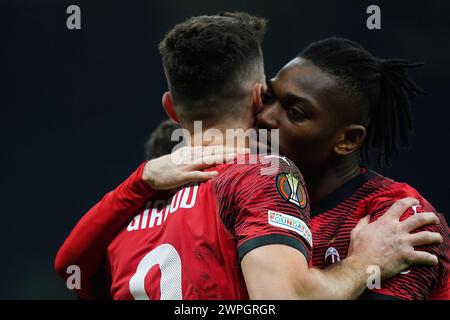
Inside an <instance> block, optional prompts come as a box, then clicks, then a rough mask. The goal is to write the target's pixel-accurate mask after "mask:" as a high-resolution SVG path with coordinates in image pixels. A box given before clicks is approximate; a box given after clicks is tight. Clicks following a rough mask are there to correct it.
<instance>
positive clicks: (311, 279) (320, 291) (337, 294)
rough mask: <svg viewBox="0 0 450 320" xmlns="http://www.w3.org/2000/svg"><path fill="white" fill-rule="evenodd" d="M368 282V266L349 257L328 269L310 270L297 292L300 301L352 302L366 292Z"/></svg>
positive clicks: (303, 277)
mask: <svg viewBox="0 0 450 320" xmlns="http://www.w3.org/2000/svg"><path fill="white" fill-rule="evenodd" d="M366 282H367V274H366V266H365V265H363V264H361V263H360V262H359V261H358V260H357V259H354V258H352V257H348V258H347V259H344V260H342V261H340V262H339V263H336V264H333V265H332V266H330V267H328V268H326V269H318V268H310V269H308V271H307V272H306V273H305V275H304V276H302V280H301V281H300V287H299V289H298V290H297V292H298V295H299V298H300V299H307V300H316V299H317V300H352V299H356V298H358V297H359V296H360V295H361V294H362V293H363V292H364V290H365V288H366Z"/></svg>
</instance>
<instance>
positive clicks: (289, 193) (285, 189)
mask: <svg viewBox="0 0 450 320" xmlns="http://www.w3.org/2000/svg"><path fill="white" fill-rule="evenodd" d="M276 185H277V190H278V193H279V194H280V195H281V197H282V198H283V199H284V200H286V201H288V202H290V203H292V204H294V205H296V206H297V207H300V208H301V209H305V208H306V206H307V204H308V196H307V193H306V191H305V189H304V188H303V185H302V183H301V182H300V181H299V180H298V179H297V178H296V177H295V176H294V175H293V174H292V173H285V172H282V173H280V174H279V175H278V176H277V179H276Z"/></svg>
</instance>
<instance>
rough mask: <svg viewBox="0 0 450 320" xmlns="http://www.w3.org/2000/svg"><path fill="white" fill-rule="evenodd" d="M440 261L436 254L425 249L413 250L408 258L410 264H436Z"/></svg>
mask: <svg viewBox="0 0 450 320" xmlns="http://www.w3.org/2000/svg"><path fill="white" fill-rule="evenodd" d="M438 262H439V260H438V258H437V257H436V256H435V255H434V254H431V253H428V252H425V251H412V253H411V254H410V255H409V256H408V259H407V263H408V264H409V265H413V264H414V265H415V264H421V265H428V266H435V265H437V264H438Z"/></svg>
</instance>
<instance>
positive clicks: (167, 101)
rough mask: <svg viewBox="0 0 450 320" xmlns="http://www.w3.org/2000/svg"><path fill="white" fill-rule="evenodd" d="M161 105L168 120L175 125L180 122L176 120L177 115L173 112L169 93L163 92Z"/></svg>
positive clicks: (173, 107)
mask: <svg viewBox="0 0 450 320" xmlns="http://www.w3.org/2000/svg"><path fill="white" fill-rule="evenodd" d="M162 105H163V107H164V110H166V113H167V115H168V116H169V118H170V119H171V120H172V121H173V122H175V123H180V120H178V116H177V113H176V112H175V106H174V104H173V100H172V94H171V93H170V92H169V91H166V92H164V94H163V96H162Z"/></svg>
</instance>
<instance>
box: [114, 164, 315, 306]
mask: <svg viewBox="0 0 450 320" xmlns="http://www.w3.org/2000/svg"><path fill="white" fill-rule="evenodd" d="M264 166H265V165H264V164H252V165H249V164H242V165H241V164H236V165H235V164H226V165H221V166H217V167H216V168H215V170H218V171H219V176H218V177H216V178H214V179H212V180H210V181H208V182H206V183H201V184H199V185H193V186H189V187H184V188H182V189H180V190H178V191H176V193H175V194H171V195H165V196H162V195H159V194H158V195H156V196H155V197H153V198H152V199H151V201H149V203H148V204H147V206H146V207H145V208H143V209H142V210H141V211H139V212H137V213H138V214H137V215H136V217H135V218H133V219H132V220H131V219H130V220H131V222H130V223H129V224H128V226H125V227H124V228H123V229H122V231H121V232H120V233H119V234H118V236H117V237H116V238H115V239H114V240H113V241H112V242H111V244H110V245H109V247H108V265H109V267H108V268H109V269H110V277H111V290H110V293H111V296H112V298H113V299H133V298H134V299H151V300H154V299H180V298H182V299H196V300H197V299H248V294H247V290H246V286H245V282H244V279H243V276H242V272H241V270H240V259H239V256H238V252H237V249H238V247H240V246H241V245H244V244H246V242H247V241H248V240H250V239H252V238H255V237H259V236H267V235H271V234H279V235H282V236H284V237H286V238H288V239H291V241H293V242H295V243H296V244H299V245H303V241H304V240H303V239H302V238H301V236H300V235H299V234H298V233H296V232H293V231H290V230H286V229H284V228H280V227H277V226H273V225H270V224H269V223H268V210H279V211H283V212H284V213H286V214H290V215H292V216H295V217H298V218H299V219H300V218H302V219H304V220H305V221H306V222H305V223H308V222H309V221H308V218H309V217H308V211H307V209H304V210H301V209H300V208H299V207H297V206H295V205H294V204H291V203H289V202H288V201H286V200H284V199H283V198H282V197H281V196H280V195H279V194H278V192H277V191H276V190H277V189H276V177H277V175H278V174H279V173H280V172H284V171H286V170H287V168H286V166H287V165H284V166H279V168H278V169H277V170H276V171H275V172H272V173H271V174H269V175H267V176H266V175H261V170H260V169H261V168H263V167H264ZM289 166H290V165H289ZM292 170H293V171H296V172H297V173H298V171H297V169H296V168H295V167H292ZM299 179H301V178H300V177H299ZM273 241H274V242H271V243H276V241H277V240H273ZM266 244H267V243H266ZM247 245H248V244H247ZM256 246H257V245H255V247H256ZM252 248H253V247H252Z"/></svg>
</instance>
